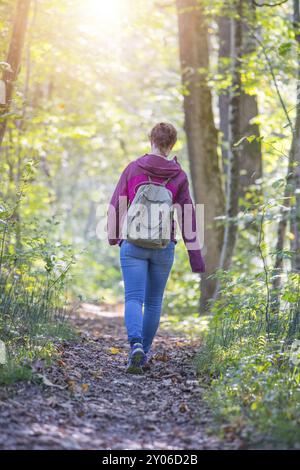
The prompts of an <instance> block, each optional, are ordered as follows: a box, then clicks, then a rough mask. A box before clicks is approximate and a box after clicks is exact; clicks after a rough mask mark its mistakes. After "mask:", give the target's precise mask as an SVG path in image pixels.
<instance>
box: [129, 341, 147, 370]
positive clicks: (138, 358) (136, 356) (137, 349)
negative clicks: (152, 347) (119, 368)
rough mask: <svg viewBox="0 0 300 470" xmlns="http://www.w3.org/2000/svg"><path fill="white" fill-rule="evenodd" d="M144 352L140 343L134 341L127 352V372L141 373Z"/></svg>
mask: <svg viewBox="0 0 300 470" xmlns="http://www.w3.org/2000/svg"><path fill="white" fill-rule="evenodd" d="M145 357H146V354H145V353H144V350H143V345H142V344H141V343H134V344H133V345H132V346H131V350H130V353H129V359H128V365H127V369H126V372H128V373H129V374H142V373H143V369H142V364H143V363H144V361H145Z"/></svg>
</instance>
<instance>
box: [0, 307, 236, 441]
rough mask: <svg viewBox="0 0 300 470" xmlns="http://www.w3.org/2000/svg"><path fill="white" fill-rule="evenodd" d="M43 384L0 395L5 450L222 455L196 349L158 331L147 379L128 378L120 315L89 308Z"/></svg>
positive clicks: (39, 369) (43, 374) (40, 368)
mask: <svg viewBox="0 0 300 470" xmlns="http://www.w3.org/2000/svg"><path fill="white" fill-rule="evenodd" d="M72 321H73V322H74V323H75V324H76V326H77V327H78V328H79V329H80V331H81V334H80V340H79V342H78V343H71V342H70V343H69V342H64V343H63V344H62V345H61V346H60V349H59V351H60V358H59V359H58V360H57V361H55V363H54V364H53V365H52V366H51V367H50V368H49V367H48V368H45V366H44V364H42V363H40V362H39V363H36V364H35V366H34V367H35V373H36V374H40V382H41V383H38V382H37V383H24V382H23V383H18V384H15V385H14V386H13V387H12V386H10V387H7V388H1V389H0V427H1V430H2V431H1V434H0V448H1V449H220V448H223V449H224V448H234V447H235V444H234V443H230V444H225V443H221V442H219V440H218V439H217V438H215V437H212V436H209V435H207V433H206V429H207V428H209V427H210V416H209V413H208V411H207V409H206V408H205V406H204V405H203V403H201V395H202V389H201V387H200V386H199V384H198V382H197V380H196V377H195V371H194V367H193V364H192V357H193V356H194V353H195V351H196V350H197V347H198V345H197V344H190V343H189V341H188V340H187V339H185V338H184V337H180V338H178V337H175V336H174V335H172V334H170V333H166V332H164V331H162V330H161V331H160V334H159V335H158V338H157V340H156V343H155V351H156V356H155V358H154V360H153V362H152V365H151V369H150V370H149V371H148V372H147V373H146V374H145V375H144V376H131V375H129V374H126V373H124V371H125V364H126V359H127V350H128V346H127V343H126V339H125V330H124V327H123V318H122V314H121V312H118V311H115V312H109V311H104V310H103V309H101V308H100V307H96V306H94V305H88V304H87V305H85V306H83V308H82V309H81V310H80V311H79V313H78V314H76V316H75V315H74V316H73V317H72Z"/></svg>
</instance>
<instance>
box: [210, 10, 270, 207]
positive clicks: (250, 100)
mask: <svg viewBox="0 0 300 470" xmlns="http://www.w3.org/2000/svg"><path fill="white" fill-rule="evenodd" d="M244 5H245V3H244ZM254 8H255V7H252V6H251V5H250V6H248V15H249V20H250V21H252V22H254V19H255V9H254ZM243 21H244V22H245V21H247V18H246V17H244V19H243ZM244 22H243V24H242V54H245V53H246V54H247V53H251V52H253V51H254V50H255V48H256V44H255V41H254V39H253V38H252V36H251V35H250V34H249V32H248V30H247V28H246V26H245V23H244ZM218 25H219V71H220V73H223V74H224V73H228V67H227V66H226V64H225V66H223V64H222V61H223V59H226V58H230V37H231V21H230V17H229V14H228V12H226V10H224V15H223V16H221V17H220V18H219V20H218ZM229 102H230V96H229V93H226V91H223V92H222V94H220V96H219V115H220V130H221V132H222V159H223V169H224V171H225V174H226V173H227V161H228V147H229ZM257 115H258V106H257V97H256V95H249V94H248V93H246V92H245V91H244V90H241V92H240V116H239V126H240V129H239V133H240V136H249V135H255V136H257V137H259V136H260V132H259V127H258V125H257V124H253V123H251V121H252V119H253V118H254V117H255V116H257ZM240 155H241V158H240V162H239V167H240V168H239V171H240V176H239V180H240V185H239V196H240V197H241V198H243V197H244V196H245V193H246V192H247V191H248V190H249V187H250V186H252V185H254V184H255V180H256V179H259V178H261V177H262V152H261V144H260V141H259V140H253V141H252V142H248V141H244V142H243V144H242V146H241V152H240ZM255 193H256V194H257V191H255ZM259 193H260V191H259Z"/></svg>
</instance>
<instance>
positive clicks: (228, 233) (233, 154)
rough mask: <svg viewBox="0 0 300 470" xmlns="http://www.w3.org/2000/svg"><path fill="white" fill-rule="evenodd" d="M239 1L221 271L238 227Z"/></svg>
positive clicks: (238, 5)
mask: <svg viewBox="0 0 300 470" xmlns="http://www.w3.org/2000/svg"><path fill="white" fill-rule="evenodd" d="M242 3H243V2H242V0H235V1H234V2H233V6H234V9H235V12H236V14H237V17H236V16H235V17H234V18H231V20H230V21H231V64H232V86H231V89H230V101H229V147H228V171H227V184H226V216H227V221H226V225H225V231H224V242H223V246H222V252H221V261H220V267H221V268H222V269H225V270H227V269H228V268H229V267H230V264H231V259H232V256H233V252H234V247H235V243H236V238H237V223H236V221H235V220H234V218H235V217H236V216H237V214H238V210H239V206H238V196H239V161H240V148H239V147H238V146H235V143H236V142H238V140H239V139H240V124H239V119H240V115H241V74H240V57H241V52H242V24H241V15H242Z"/></svg>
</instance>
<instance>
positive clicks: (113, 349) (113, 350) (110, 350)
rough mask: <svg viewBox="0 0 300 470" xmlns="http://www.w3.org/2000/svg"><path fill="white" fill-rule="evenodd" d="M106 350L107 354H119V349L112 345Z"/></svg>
mask: <svg viewBox="0 0 300 470" xmlns="http://www.w3.org/2000/svg"><path fill="white" fill-rule="evenodd" d="M108 352H109V354H120V352H121V349H118V348H114V347H112V348H108Z"/></svg>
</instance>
